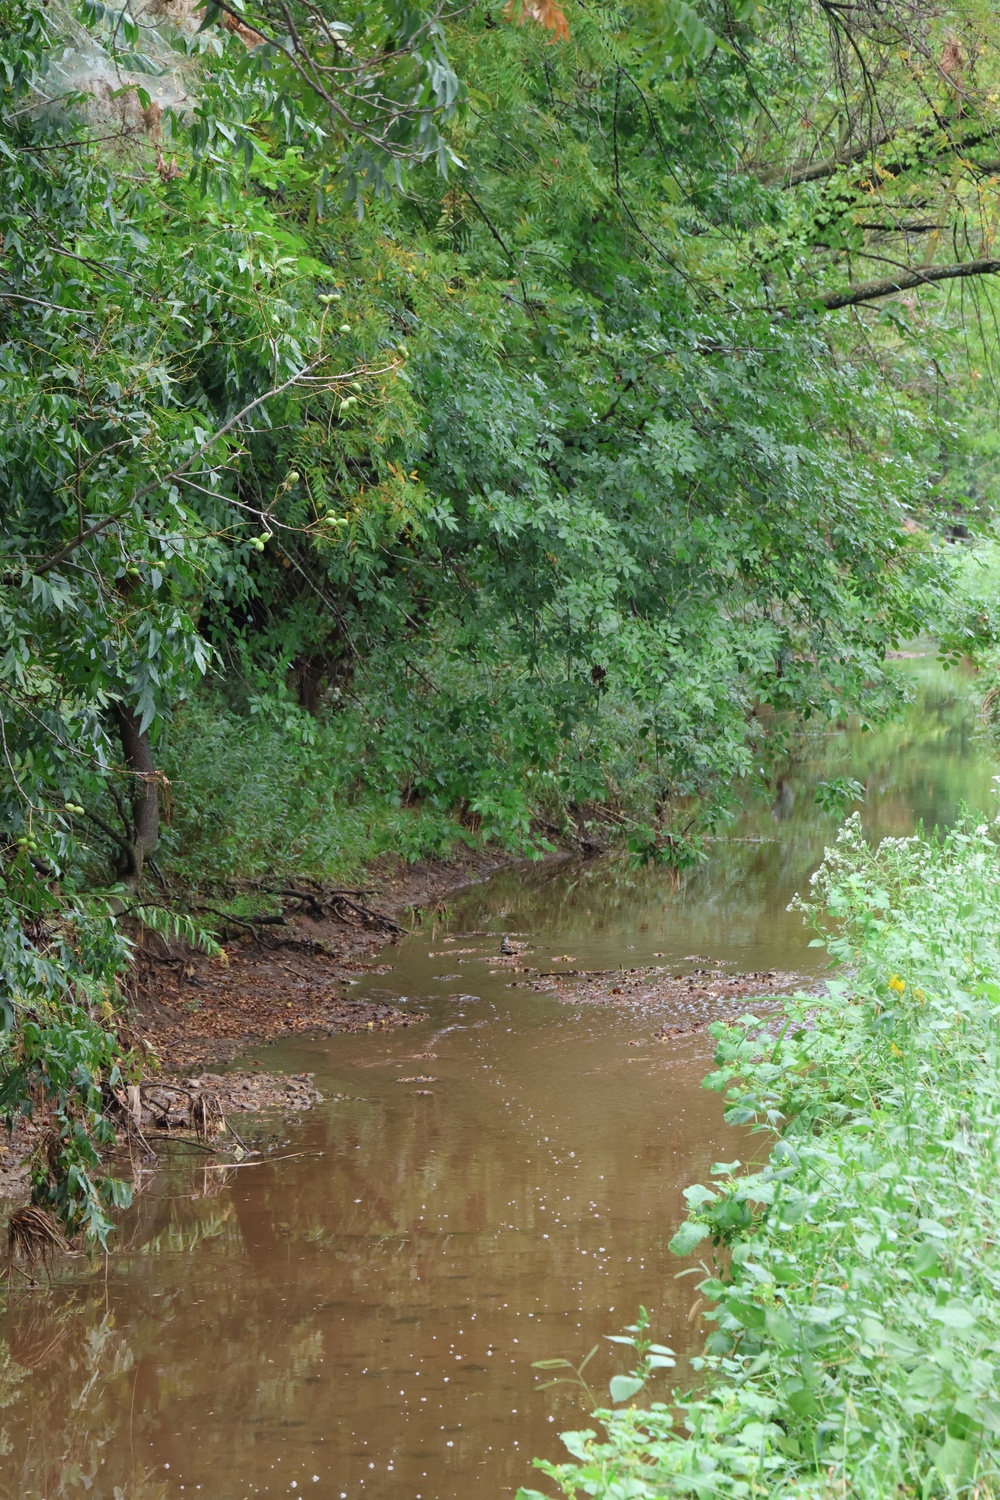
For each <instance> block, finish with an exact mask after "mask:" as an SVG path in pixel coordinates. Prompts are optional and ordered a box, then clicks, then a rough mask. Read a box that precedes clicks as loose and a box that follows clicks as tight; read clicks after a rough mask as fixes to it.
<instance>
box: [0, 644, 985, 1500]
mask: <svg viewBox="0 0 1000 1500" xmlns="http://www.w3.org/2000/svg"><path fill="white" fill-rule="evenodd" d="M917 649H919V648H917ZM927 651H928V654H927V655H924V656H918V657H915V658H914V659H912V660H908V661H906V662H903V663H901V666H900V670H903V671H905V672H907V673H908V674H910V675H911V676H912V678H913V679H914V681H915V684H916V688H917V692H916V696H915V698H914V701H913V703H912V705H911V707H910V709H909V711H908V713H907V715H906V717H905V718H904V719H903V720H901V721H900V722H898V723H896V724H893V725H890V726H888V727H887V728H885V729H882V730H880V731H879V732H877V733H874V734H872V733H867V734H862V733H861V732H859V731H858V730H857V729H847V730H845V731H842V732H838V733H829V734H823V735H818V736H816V737H814V738H812V739H810V740H809V741H808V742H807V743H806V745H805V746H804V748H803V753H802V756H801V758H800V759H798V760H797V762H796V764H795V765H794V767H793V768H792V769H791V770H790V771H789V773H788V775H787V776H786V777H784V778H783V779H782V780H781V782H780V783H779V785H778V788H777V792H776V796H775V799H774V801H773V803H772V804H771V805H768V804H766V803H764V802H757V803H755V804H754V805H753V806H751V807H749V808H748V809H747V810H746V811H745V812H744V814H743V815H742V816H741V818H740V819H739V821H738V822H737V823H736V824H735V825H734V826H733V827H732V828H731V829H730V830H729V832H728V836H727V837H726V838H723V839H720V840H718V841H717V842H715V843H714V844H713V845H712V846H711V849H710V857H709V859H708V860H707V861H706V863H705V864H704V865H702V866H700V867H698V868H696V869H695V870H693V871H691V872H689V873H688V874H687V875H686V876H685V877H684V878H683V880H681V881H680V882H678V881H676V880H675V879H673V878H672V877H671V875H670V873H669V872H666V871H663V870H659V869H655V868H650V867H646V868H639V869H637V868H634V867H633V866H632V864H631V863H630V862H629V861H628V860H627V859H625V858H622V857H611V858H602V859H596V860H591V861H587V862H581V861H576V860H569V861H563V862H559V863H543V864H540V865H534V866H531V865H529V866H526V867H525V866H521V867H518V868H516V869H512V870H508V871H506V872H503V873H501V874H499V875H497V876H495V877H494V878H493V879H491V880H490V881H488V882H487V883H486V884H484V885H482V886H478V887H475V888H471V889H469V890H467V891H465V892H463V893H461V894H460V895H458V896H457V897H456V898H455V899H454V900H453V902H452V904H451V906H450V909H449V912H448V915H447V917H446V918H445V919H443V920H442V921H440V922H438V923H436V924H435V925H434V926H433V927H431V926H430V925H425V926H424V927H423V928H421V929H419V930H418V931H417V932H416V933H415V935H413V936H412V937H408V938H406V939H404V940H403V942H402V943H401V944H399V945H398V946H395V947H391V948H389V949H387V950H386V951H385V953H384V954H383V955H382V962H384V963H386V964H391V965H392V969H391V971H390V972H385V973H381V974H372V975H369V976H367V977H365V979H364V980H363V981H362V982H361V983H360V984H359V985H358V986H357V987H356V988H355V990H354V993H355V994H357V995H366V996H368V995H370V996H378V997H381V998H386V999H391V1000H393V1001H394V1002H397V1003H400V1004H401V1005H403V1006H404V1008H405V1007H409V1008H411V1009H413V1010H419V1011H421V1012H425V1013H426V1015H427V1019H426V1020H423V1021H419V1022H417V1023H416V1024H414V1025H413V1026H411V1027H409V1028H406V1029H400V1030H396V1031H393V1032H389V1033H385V1034H377V1035H344V1036H337V1037H333V1038H330V1039H323V1040H309V1041H296V1042H294V1043H281V1044H277V1045H273V1046H271V1047H268V1048H266V1049H259V1048H258V1049H255V1051H254V1052H253V1057H254V1058H256V1059H259V1060H260V1062H261V1063H262V1064H263V1065H264V1066H266V1067H268V1068H270V1069H274V1070H278V1071H282V1070H287V1071H291V1072H305V1071H308V1072H311V1073H314V1074H315V1078H316V1083H317V1085H318V1087H319V1088H320V1089H321V1090H322V1092H323V1094H324V1096H325V1099H324V1103H323V1104H322V1105H320V1106H318V1107H317V1108H316V1109H314V1110H312V1111H311V1112H309V1113H307V1114H304V1115H303V1116H302V1117H301V1120H299V1121H297V1122H292V1123H288V1122H283V1123H282V1124H281V1126H280V1127H279V1129H280V1135H281V1144H280V1147H279V1149H278V1150H277V1151H276V1153H275V1159H273V1160H267V1161H264V1162H263V1163H259V1162H252V1163H247V1164H246V1165H245V1166H244V1167H243V1168H241V1169H238V1170H235V1171H219V1170H218V1169H217V1168H216V1167H215V1166H214V1165H212V1164H203V1163H200V1162H196V1163H195V1164H194V1165H192V1164H191V1161H190V1158H189V1157H188V1158H185V1159H184V1161H183V1162H180V1161H179V1162H178V1164H177V1165H175V1166H172V1167H171V1168H169V1169H168V1170H166V1171H164V1172H162V1173H160V1174H158V1175H157V1176H156V1177H155V1179H154V1180H153V1181H152V1182H151V1183H150V1184H149V1185H148V1186H147V1188H146V1189H145V1191H144V1192H143V1193H142V1194H141V1195H140V1196H139V1198H138V1200H137V1203H136V1206H135V1208H134V1209H133V1210H132V1211H131V1212H130V1214H129V1215H127V1216H126V1221H125V1224H124V1226H123V1231H122V1234H121V1237H120V1244H119V1246H118V1248H116V1250H115V1252H114V1253H113V1254H112V1255H111V1256H110V1258H109V1259H108V1261H107V1263H106V1265H100V1266H99V1267H98V1268H97V1270H96V1272H95V1271H93V1270H91V1271H89V1272H87V1273H84V1272H83V1271H82V1270H81V1271H80V1272H76V1273H71V1274H70V1275H69V1276H67V1277H62V1276H60V1278H59V1279H58V1280H57V1281H56V1283H55V1284H54V1285H53V1286H52V1287H51V1289H49V1290H46V1291H40V1292H33V1293H25V1292H19V1293H17V1294H15V1295H14V1296H13V1297H12V1299H11V1302H10V1305H9V1308H8V1310H7V1312H6V1313H5V1315H4V1318H3V1320H2V1321H0V1338H2V1339H3V1340H4V1341H5V1343H6V1349H4V1345H3V1344H0V1476H2V1478H0V1494H2V1495H3V1496H4V1497H7V1496H12V1497H13V1496H17V1497H18V1500H61V1497H63V1496H69V1495H72V1496H77V1495H80V1496H82V1495H84V1494H86V1495H88V1496H89V1497H91V1500H168V1497H170V1500H175V1497H178V1496H181V1495H183V1496H185V1497H193V1496H196V1495H199V1494H200V1495H202V1496H204V1497H206V1500H209V1497H211V1500H244V1497H251V1496H256V1495H270V1496H278V1495H282V1496H287V1495H302V1494H303V1493H304V1494H306V1495H308V1496H312V1497H317V1500H320V1497H321V1500H363V1497H366V1496H367V1497H375V1496H378V1497H387V1500H395V1497H399V1500H468V1497H469V1496H470V1495H473V1494H475V1495H482V1496H484V1497H485V1496H490V1497H493V1496H496V1497H499V1496H503V1495H505V1494H508V1495H512V1494H513V1493H514V1492H515V1491H516V1490H517V1488H518V1486H519V1485H521V1484H531V1483H532V1470H531V1463H530V1461H531V1458H532V1456H533V1455H535V1454H544V1455H547V1456H550V1457H555V1456H557V1455H558V1454H559V1452H560V1445H559V1443H558V1438H557V1434H558V1433H559V1431H560V1430H564V1429H566V1428H572V1427H579V1426H581V1425H585V1422H586V1417H587V1413H588V1411H589V1408H590V1403H589V1402H588V1400H587V1397H586V1395H585V1393H584V1392H583V1391H582V1390H581V1389H580V1387H578V1386H576V1385H574V1384H559V1385H554V1386H550V1387H549V1388H548V1389H543V1390H540V1389H538V1386H539V1383H540V1381H543V1380H544V1379H545V1378H546V1377H545V1375H542V1374H540V1373H539V1372H538V1371H537V1370H535V1369H533V1368H532V1364H533V1362H534V1361H537V1360H542V1359H551V1358H556V1357H565V1358H568V1359H570V1360H571V1361H573V1362H574V1363H578V1362H579V1361H581V1360H582V1359H583V1358H584V1356H586V1355H587V1354H588V1352H589V1351H590V1350H591V1349H592V1348H593V1346H594V1345H595V1344H596V1345H599V1346H600V1347H599V1350H598V1352H597V1353H596V1354H595V1355H594V1357H593V1359H592V1360H591V1361H590V1363H589V1365H588V1366H587V1369H586V1372H585V1373H586V1377H587V1379H588V1381H590V1383H591V1385H592V1387H593V1390H594V1393H595V1396H596V1397H597V1399H598V1400H600V1401H601V1402H603V1401H604V1400H605V1399H606V1393H607V1382H608V1379H609V1377H610V1376H611V1375H612V1374H614V1373H616V1372H617V1371H619V1370H621V1369H623V1368H624V1367H625V1364H626V1363H627V1361H626V1360H624V1359H623V1357H622V1354H621V1351H619V1350H617V1349H616V1347H615V1346H614V1345H612V1344H609V1343H606V1342H605V1341H604V1335H606V1334H614V1333H618V1332H620V1331H621V1329H622V1327H623V1326H624V1325H626V1324H628V1323H631V1322H632V1321H633V1319H634V1316H635V1314H636V1312H637V1310H638V1307H639V1305H640V1304H644V1305H645V1306H646V1307H648V1308H649V1310H650V1313H651V1316H652V1321H653V1327H654V1331H655V1334H656V1337H657V1338H658V1339H659V1340H660V1341H661V1342H664V1343H667V1344H669V1345H671V1346H672V1347H673V1348H674V1349H675V1350H676V1351H678V1353H679V1354H680V1355H682V1356H685V1355H689V1354H690V1353H691V1352H695V1351H696V1350H697V1347H698V1346H699V1345H700V1343H701V1340H702V1338H703V1336H704V1330H703V1327H702V1326H701V1325H700V1320H698V1319H697V1317H696V1316H695V1314H696V1301H697V1294H696V1292H695V1290H694V1282H695V1280H696V1279H697V1278H696V1277H692V1276H691V1275H682V1276H680V1277H678V1272H679V1271H683V1270H684V1266H683V1263H680V1262H678V1261H677V1260H676V1258H675V1257H673V1256H672V1255H670V1253H669V1252H668V1251H667V1248H666V1246H667V1241H668V1240H669V1238H670V1236H671V1234H672V1233H673V1230H674V1229H675V1228H676V1226H677V1224H678V1223H679V1221H680V1219H681V1218H682V1217H683V1212H684V1200H683V1197H682V1192H683V1189H684V1188H685V1187H686V1186H688V1185H689V1184H690V1183H693V1182H697V1181H699V1180H701V1179H704V1177H705V1176H706V1174H707V1173H708V1172H709V1171H710V1168H711V1165H712V1163H713V1162H715V1161H716V1160H718V1159H721V1160H723V1161H731V1160H733V1159H734V1158H735V1157H737V1156H740V1155H743V1156H744V1157H745V1156H746V1155H747V1153H748V1152H749V1151H754V1150H756V1149H759V1147H758V1145H757V1143H755V1142H752V1141H748V1139H747V1137H746V1136H745V1135H742V1134H741V1133H738V1132H736V1131H734V1130H732V1129H729V1128H728V1127H726V1125H725V1124H724V1123H723V1120H722V1106H721V1103H720V1101H719V1100H718V1098H717V1097H716V1096H715V1095H713V1094H711V1093H708V1092H706V1091H705V1090H703V1089H702V1088H701V1079H702V1077H703V1076H704V1074H705V1072H706V1071H707V1069H708V1067H709V1065H710V1061H711V1046H712V1044H711V1040H710V1039H709V1038H708V1037H707V1036H706V1035H704V1033H700V1034H694V1035H689V1036H682V1037H678V1038H674V1039H673V1040H669V1041H666V1042H657V1041H654V1040H653V1034H654V1032H655V1031H656V1030H657V1029H658V1028H660V1027H661V1026H663V1025H664V1023H666V1024H667V1025H674V1024H683V1022H684V1020H685V1013H684V1011H683V1008H681V1007H677V1008H674V1009H673V1010H672V1011H671V1013H670V1014H664V1012H663V1011H662V1009H661V1010H657V1011H656V1013H655V1014H653V1013H647V1012H645V1011H643V1010H641V1009H636V1008H633V1007H632V1006H622V1005H587V1004H565V1003H561V1002H559V1001H558V1000H556V999H553V998H549V997H546V996H544V995H539V994H537V993H534V992H532V991H530V990H527V989H525V988H522V987H518V988H511V987H510V986H511V982H512V974H511V972H510V970H509V969H504V968H498V967H497V966H496V964H495V959H496V956H497V954H498V952H499V945H500V942H501V938H502V935H504V934H506V935H507V936H508V938H509V939H510V940H511V941H512V942H515V943H525V944H530V947H529V948H527V949H525V961H526V962H530V963H531V964H532V965H534V966H536V967H538V968H545V967H548V966H553V967H565V968H569V967H579V968H585V969H587V968H589V969H598V968H600V969H610V968H615V967H619V966H621V967H626V968H627V967H632V966H638V965H646V964H657V963H662V964H664V965H666V966H667V967H668V968H669V969H670V970H671V972H674V973H678V974H680V973H686V972H690V971H691V970H692V969H694V968H696V967H697V966H698V965H699V963H703V961H704V958H706V957H707V958H710V959H712V960H713V961H714V962H721V963H723V964H725V965H728V966H729V968H730V971H731V972H736V971H746V970H766V969H772V968H774V969H781V970H792V971H795V972H796V973H800V974H802V975H805V976H809V975H816V974H817V973H819V972H820V971H821V970H822V968H823V966H824V964H825V956H824V954H823V952H822V950H819V949H816V948H811V947H809V938H810V935H811V934H810V933H809V932H807V931H806V930H805V928H804V927H803V925H802V922H801V919H800V917H799V916H797V915H795V914H790V913H788V912H787V911H786V907H787V904H788V901H789V899H790V898H791V896H792V894H793V892H795V891H796V890H802V889H804V888H805V886H806V885H807V882H808V877H809V873H810V871H811V870H812V869H813V868H815V865H816V864H817V863H818V861H819V859H820V858H821V857H822V851H823V847H824V845H825V844H826V843H829V842H830V841H831V840H832V838H833V835H834V833H835V830H836V826H837V820H836V818H835V817H833V816H831V815H828V814H825V813H823V812H822V811H821V810H820V808H819V807H818V806H817V804H816V801H815V795H814V793H815V786H816V783H817V781H818V780H820V779H821V778H829V777H831V776H845V775H849V776H853V777H856V778H857V779H858V780H859V781H861V782H862V783H864V785H865V787H866V792H867V795H866V801H865V804H864V806H863V808H862V810H861V813H862V819H863V822H864V824H865V827H866V829H867V831H868V832H869V834H870V835H871V836H873V837H878V836H882V835H885V834H893V835H903V834H907V833H910V832H912V831H913V829H914V827H915V825H916V823H917V821H918V820H921V819H922V820H923V821H924V822H925V823H926V824H927V825H933V824H934V823H940V824H946V823H948V822H950V821H951V820H952V819H953V818H954V817H955V815H956V812H957V810H958V807H959V804H960V802H961V801H963V800H965V801H966V802H968V803H969V805H970V806H972V807H974V808H980V809H984V810H990V811H992V808H993V797H992V789H993V782H992V780H991V777H992V776H993V774H994V772H995V771H996V769H997V764H996V761H995V759H994V758H993V756H992V752H991V750H990V748H989V746H988V744H987V743H986V742H984V741H983V740H982V739H980V738H979V737H977V735H976V719H975V707H976V704H975V691H974V688H973V687H971V685H970V683H969V680H968V678H967V677H965V676H963V675H962V674H961V673H960V672H956V671H952V672H947V673H946V672H944V671H943V670H942V669H941V668H940V667H939V666H938V665H937V663H936V662H935V661H934V660H933V656H932V654H930V648H927ZM748 1008H752V1007H751V1006H750V1005H749V1003H748V1002H745V1001H740V1002H737V1013H739V1011H743V1010H745V1009H748ZM423 1054H432V1055H430V1056H425V1055H423ZM278 1158H280V1159H278ZM682 1376H683V1364H682Z"/></svg>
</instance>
